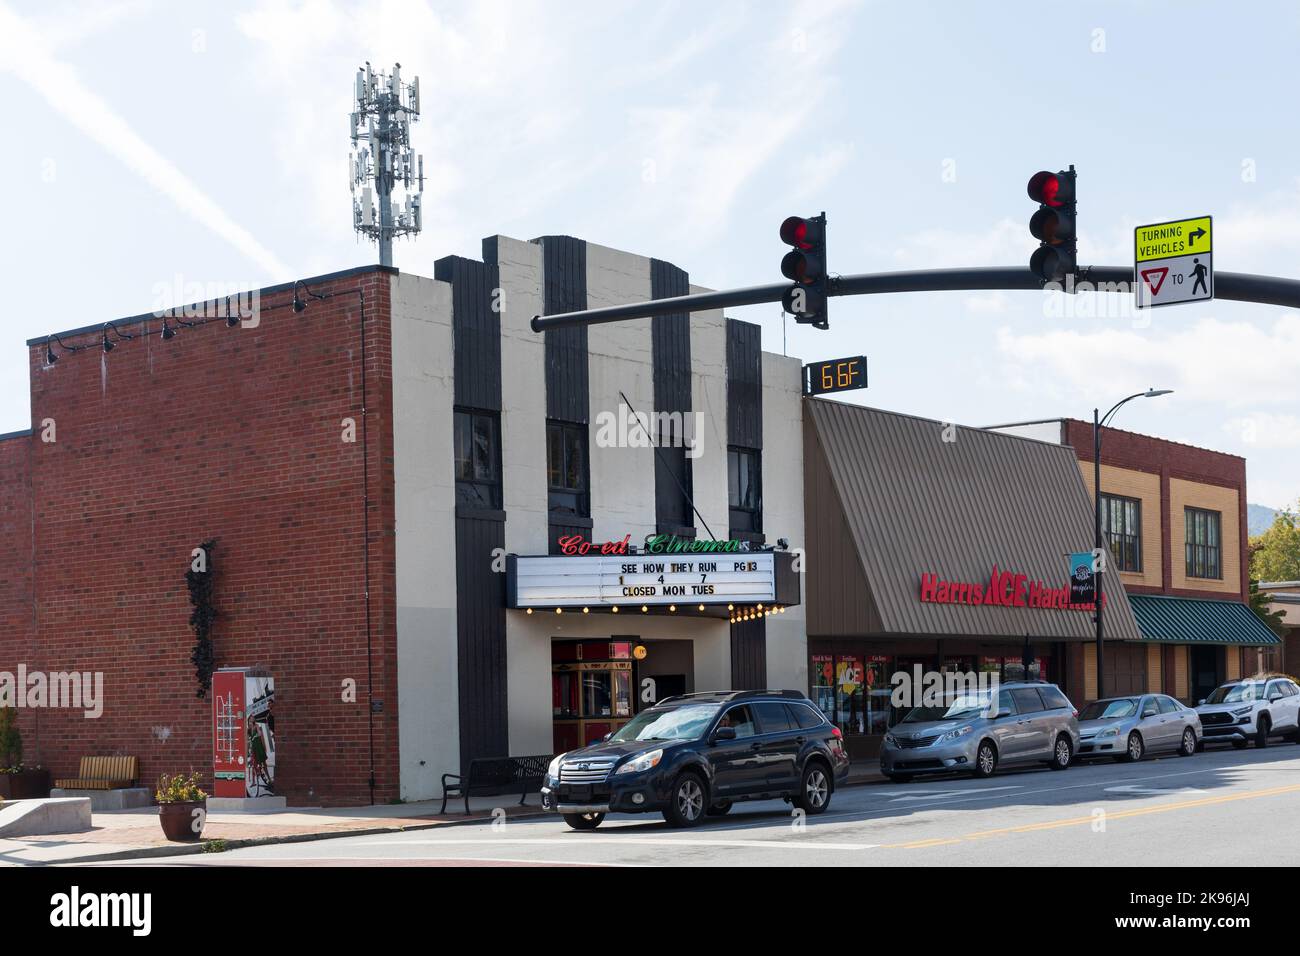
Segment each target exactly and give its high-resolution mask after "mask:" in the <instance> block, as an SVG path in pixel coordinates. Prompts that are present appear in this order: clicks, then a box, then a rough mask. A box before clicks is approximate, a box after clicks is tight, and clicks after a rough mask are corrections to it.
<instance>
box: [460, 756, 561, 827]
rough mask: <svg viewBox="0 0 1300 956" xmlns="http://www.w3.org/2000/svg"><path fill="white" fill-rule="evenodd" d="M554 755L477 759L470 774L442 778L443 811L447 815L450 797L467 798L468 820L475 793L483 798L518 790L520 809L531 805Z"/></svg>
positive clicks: (470, 766)
mask: <svg viewBox="0 0 1300 956" xmlns="http://www.w3.org/2000/svg"><path fill="white" fill-rule="evenodd" d="M552 756H553V755H552V754H535V755H533V756H530V757H478V758H475V759H474V760H471V761H470V762H469V773H467V774H466V775H465V776H464V777H462V776H461V775H460V774H458V773H444V774H443V775H442V809H441V810H439V811H438V813H440V814H442V813H446V812H447V797H448V796H451V795H455V796H457V797H464V798H465V815H466V816H469V795H470V792H471V791H473V790H477V791H478V792H479V793H484V794H497V793H506V792H510V793H513V792H514V790H515V788H516V787H518V788H519V805H520V806H523V805H524V804H525V803H526V802H527V801H528V794H529V793H530V792H531V791H534V790H540V789H541V787H542V778H543V777H545V776H546V768H547V767H548V766H550V763H551V758H552Z"/></svg>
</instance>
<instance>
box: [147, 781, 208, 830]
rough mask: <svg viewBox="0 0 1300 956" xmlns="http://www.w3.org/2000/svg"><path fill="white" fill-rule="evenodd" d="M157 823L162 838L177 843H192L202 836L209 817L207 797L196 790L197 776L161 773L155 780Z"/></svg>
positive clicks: (199, 790) (197, 784)
mask: <svg viewBox="0 0 1300 956" xmlns="http://www.w3.org/2000/svg"><path fill="white" fill-rule="evenodd" d="M154 797H155V798H156V799H157V801H158V822H159V823H161V824H162V829H163V835H164V836H166V837H167V839H169V840H172V841H173V842H177V843H192V842H194V841H196V840H198V839H199V838H200V837H202V836H203V825H204V823H206V822H207V818H208V795H207V794H206V793H204V792H203V791H202V790H201V789H199V777H198V774H196V773H193V772H191V773H190V775H189V776H188V777H186V776H185V775H184V774H179V773H178V774H174V775H171V776H169V775H167V774H163V775H162V777H161V778H159V780H158V791H157V793H155V794H154Z"/></svg>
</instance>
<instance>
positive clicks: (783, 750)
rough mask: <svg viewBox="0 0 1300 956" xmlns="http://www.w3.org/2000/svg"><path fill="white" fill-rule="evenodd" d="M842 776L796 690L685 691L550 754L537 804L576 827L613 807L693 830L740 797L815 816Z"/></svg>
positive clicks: (838, 751)
mask: <svg viewBox="0 0 1300 956" xmlns="http://www.w3.org/2000/svg"><path fill="white" fill-rule="evenodd" d="M848 773H849V756H848V754H847V753H846V752H845V750H844V742H843V735H842V734H841V733H840V729H839V728H838V727H835V726H833V725H832V724H831V723H829V722H828V721H827V720H826V718H825V717H824V716H823V715H822V713H821V712H820V711H819V710H817V708H815V707H814V706H813V705H812V702H811V701H809V700H808V698H807V697H805V696H804V695H803V694H801V693H799V692H798V691H794V690H747V691H720V692H715V693H706V694H685V695H683V696H680V697H670V698H668V699H667V700H663V701H660V702H659V703H658V704H655V705H654V706H653V707H650V708H648V709H647V710H643V711H641V713H639V714H637V715H636V716H635V717H633V718H632V719H631V720H629V721H628V722H627V723H626V724H624V725H623V726H622V727H620V728H619V729H618V730H616V731H615V732H614V733H612V734H610V735H609V736H607V737H606V738H605V739H604V740H602V741H601V742H600V743H598V744H593V745H591V746H590V747H583V748H582V749H581V750H571V751H569V752H568V753H566V754H560V755H559V756H558V757H556V758H555V759H554V760H552V761H551V765H550V767H549V768H548V769H547V771H546V779H545V780H544V781H543V783H542V806H543V807H545V808H546V809H547V810H552V811H555V812H558V813H560V814H562V815H563V816H564V820H565V822H566V823H568V824H569V826H571V827H573V828H574V829H575V830H594V829H595V828H596V827H598V826H600V824H601V821H602V820H604V819H605V814H606V813H611V812H613V813H653V812H662V813H663V815H664V819H665V820H667V821H668V823H669V824H670V825H672V826H675V827H692V826H695V825H696V824H698V823H699V822H700V821H701V820H703V819H704V817H705V816H706V815H707V816H721V815H722V814H724V813H726V812H727V811H728V810H730V809H731V805H732V804H733V803H735V802H736V801H739V800H769V799H773V798H776V797H782V798H784V799H785V800H787V801H788V802H791V803H793V804H794V805H795V806H797V807H799V808H800V809H802V810H803V811H804V812H805V813H821V812H822V811H823V810H825V809H826V808H827V807H828V806H830V802H831V793H832V792H833V791H834V790H835V786H836V784H837V783H843V782H844V779H845V778H846V777H847V776H848Z"/></svg>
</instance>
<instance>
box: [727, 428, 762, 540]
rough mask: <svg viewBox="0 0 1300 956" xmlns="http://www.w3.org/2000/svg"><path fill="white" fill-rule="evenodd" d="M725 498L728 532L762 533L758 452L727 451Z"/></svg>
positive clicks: (750, 450)
mask: <svg viewBox="0 0 1300 956" xmlns="http://www.w3.org/2000/svg"><path fill="white" fill-rule="evenodd" d="M727 482H728V498H729V502H728V503H729V505H730V507H731V530H732V531H756V532H757V531H762V530H763V469H762V452H760V451H759V450H758V449H755V448H729V449H727Z"/></svg>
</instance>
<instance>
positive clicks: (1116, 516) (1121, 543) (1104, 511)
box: [1101, 494, 1142, 571]
mask: <svg viewBox="0 0 1300 956" xmlns="http://www.w3.org/2000/svg"><path fill="white" fill-rule="evenodd" d="M1101 530H1102V531H1103V532H1105V534H1106V540H1107V541H1109V542H1110V553H1111V560H1112V561H1114V562H1115V570H1117V571H1141V570H1142V502H1140V501H1138V500H1137V499H1136V498H1121V497H1120V496H1118V495H1105V494H1104V495H1102V496H1101Z"/></svg>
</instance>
